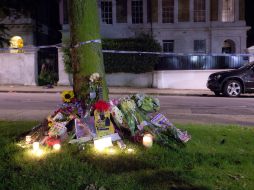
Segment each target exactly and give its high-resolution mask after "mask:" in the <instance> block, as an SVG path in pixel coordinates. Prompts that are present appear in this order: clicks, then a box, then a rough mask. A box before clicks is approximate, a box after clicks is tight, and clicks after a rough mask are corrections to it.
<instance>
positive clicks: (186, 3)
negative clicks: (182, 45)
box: [178, 0, 190, 22]
mask: <svg viewBox="0 0 254 190" xmlns="http://www.w3.org/2000/svg"><path fill="white" fill-rule="evenodd" d="M189 20H190V0H178V21H179V22H188V21H189Z"/></svg>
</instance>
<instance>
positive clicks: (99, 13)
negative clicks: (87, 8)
mask: <svg viewBox="0 0 254 190" xmlns="http://www.w3.org/2000/svg"><path fill="white" fill-rule="evenodd" d="M97 5H98V15H99V21H100V25H102V19H101V0H98V1H97Z"/></svg>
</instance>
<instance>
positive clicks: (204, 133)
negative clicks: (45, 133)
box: [0, 121, 254, 190]
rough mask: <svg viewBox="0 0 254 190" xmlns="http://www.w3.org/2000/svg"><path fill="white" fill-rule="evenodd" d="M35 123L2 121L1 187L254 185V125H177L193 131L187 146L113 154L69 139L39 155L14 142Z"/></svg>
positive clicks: (82, 188) (153, 188)
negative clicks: (57, 148) (61, 145)
mask: <svg viewBox="0 0 254 190" xmlns="http://www.w3.org/2000/svg"><path fill="white" fill-rule="evenodd" d="M35 124H36V122H4V121H2V122H0V181H1V183H0V189H12V190H14V189H15V190H16V189H52V190H53V189H54V190H55V189H68V190H71V189H75V190H76V189H80V190H85V189H88V188H86V187H87V186H88V185H89V184H96V186H97V187H101V186H103V187H104V188H105V189H107V190H109V189H119V190H125V189H129V190H138V189H151V190H156V189H160V190H161V189H175V190H180V189H181V190H182V189H212V190H215V189H223V190H225V189H230V190H232V189H237V190H240V189H244V190H248V189H249V190H253V189H254V128H243V127H234V126H230V127H229V126H215V125H209V126H208V125H177V127H178V128H181V129H186V130H188V132H189V133H190V134H191V135H192V140H191V141H189V142H188V143H187V144H186V146H179V145H175V144H174V143H172V146H170V147H162V146H159V145H154V146H153V147H152V148H151V149H145V148H144V147H142V146H141V145H135V144H132V143H128V142H126V143H127V145H128V147H131V148H134V149H135V152H134V153H132V154H128V153H126V152H120V151H117V153H116V154H114V155H110V154H98V153H96V152H95V151H94V150H93V148H92V146H91V145H87V146H85V147H84V150H82V151H80V150H79V148H78V147H77V146H76V145H68V144H66V145H64V146H63V147H62V149H61V151H60V152H52V151H50V153H48V154H45V155H44V156H43V157H41V158H38V157H33V156H31V155H30V154H29V152H28V150H24V149H22V148H21V147H19V146H17V145H16V142H15V138H16V136H18V135H19V134H21V133H22V132H25V131H27V130H29V129H30V128H31V127H32V126H34V125H35Z"/></svg>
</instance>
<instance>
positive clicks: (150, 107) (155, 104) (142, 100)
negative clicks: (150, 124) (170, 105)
mask: <svg viewBox="0 0 254 190" xmlns="http://www.w3.org/2000/svg"><path fill="white" fill-rule="evenodd" d="M131 98H132V99H133V100H134V101H135V103H136V104H137V107H138V108H139V109H141V110H142V111H143V112H144V113H151V112H156V111H159V109H160V101H159V99H158V98H154V97H151V96H148V95H145V94H135V95H133V96H132V97H131Z"/></svg>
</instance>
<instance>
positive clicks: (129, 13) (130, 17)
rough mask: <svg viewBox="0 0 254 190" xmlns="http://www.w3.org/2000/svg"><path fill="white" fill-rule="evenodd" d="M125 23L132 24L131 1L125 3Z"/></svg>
mask: <svg viewBox="0 0 254 190" xmlns="http://www.w3.org/2000/svg"><path fill="white" fill-rule="evenodd" d="M127 23H128V24H132V16H131V0H128V1H127Z"/></svg>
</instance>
